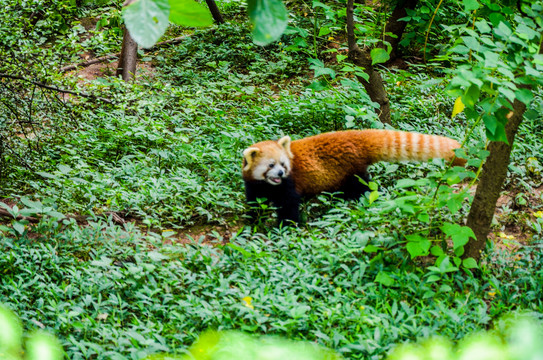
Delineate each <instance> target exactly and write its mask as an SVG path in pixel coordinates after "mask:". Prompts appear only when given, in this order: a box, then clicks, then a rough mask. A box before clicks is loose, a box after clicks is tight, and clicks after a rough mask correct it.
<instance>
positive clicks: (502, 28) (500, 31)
mask: <svg viewBox="0 0 543 360" xmlns="http://www.w3.org/2000/svg"><path fill="white" fill-rule="evenodd" d="M494 34H496V35H498V36H499V37H501V38H502V39H504V40H507V39H509V37H510V36H511V34H513V31H512V30H511V28H509V26H507V25H506V24H505V23H504V22H503V21H500V23H499V24H498V27H497V28H496V29H494Z"/></svg>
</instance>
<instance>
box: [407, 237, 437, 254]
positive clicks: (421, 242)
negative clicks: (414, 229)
mask: <svg viewBox="0 0 543 360" xmlns="http://www.w3.org/2000/svg"><path fill="white" fill-rule="evenodd" d="M406 238H407V240H408V242H407V245H406V246H405V247H406V249H407V251H408V252H409V255H411V259H413V258H415V257H417V256H423V255H428V252H429V250H430V246H431V245H432V243H431V242H430V240H428V239H426V238H423V237H421V236H420V235H417V234H413V235H407V236H406Z"/></svg>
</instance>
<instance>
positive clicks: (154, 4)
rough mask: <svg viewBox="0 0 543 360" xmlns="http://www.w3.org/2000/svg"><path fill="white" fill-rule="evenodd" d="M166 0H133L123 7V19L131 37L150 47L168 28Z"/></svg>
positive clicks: (143, 45) (141, 44) (168, 10)
mask: <svg viewBox="0 0 543 360" xmlns="http://www.w3.org/2000/svg"><path fill="white" fill-rule="evenodd" d="M169 14H170V4H169V2H168V0H135V1H134V2H133V3H131V4H130V5H128V6H127V7H125V8H124V9H123V19H124V22H125V24H126V28H127V29H128V31H129V32H130V36H132V39H134V41H135V42H136V43H137V44H138V45H139V46H141V47H144V48H150V47H151V46H153V45H154V44H155V43H156V42H157V41H158V39H160V37H161V36H162V35H163V34H164V32H165V31H166V29H167V28H168V23H169V21H168V17H169Z"/></svg>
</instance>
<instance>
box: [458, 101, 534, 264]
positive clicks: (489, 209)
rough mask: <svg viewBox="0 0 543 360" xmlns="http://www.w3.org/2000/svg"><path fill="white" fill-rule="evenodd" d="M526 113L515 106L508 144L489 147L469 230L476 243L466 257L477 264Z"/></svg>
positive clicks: (522, 106)
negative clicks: (514, 143)
mask: <svg viewBox="0 0 543 360" xmlns="http://www.w3.org/2000/svg"><path fill="white" fill-rule="evenodd" d="M525 111H526V105H525V104H524V103H522V102H520V101H518V100H515V101H514V102H513V111H512V112H510V113H509V120H508V121H507V124H506V126H505V133H506V135H507V141H508V142H509V144H506V143H504V142H497V141H493V142H491V143H490V145H489V146H488V150H489V151H490V155H489V156H488V158H487V159H486V162H485V164H484V165H483V169H482V171H481V177H480V179H479V185H477V190H476V192H475V197H474V198H473V202H472V204H471V209H470V212H469V214H468V220H467V224H466V225H467V226H469V227H470V228H471V230H473V233H474V234H475V236H476V240H472V241H470V242H468V243H467V244H466V246H465V253H464V257H465V258H467V257H472V258H474V259H475V260H479V259H480V258H481V252H482V251H483V250H484V248H485V245H486V238H487V236H488V233H489V232H490V225H491V224H492V218H493V216H494V212H495V211H496V202H497V201H498V197H499V196H500V191H501V189H502V186H503V182H504V181H505V177H506V176H507V167H508V165H509V158H510V157H511V149H512V148H513V142H514V141H515V136H516V134H517V132H518V129H519V126H520V123H521V122H522V118H523V116H524V112H525Z"/></svg>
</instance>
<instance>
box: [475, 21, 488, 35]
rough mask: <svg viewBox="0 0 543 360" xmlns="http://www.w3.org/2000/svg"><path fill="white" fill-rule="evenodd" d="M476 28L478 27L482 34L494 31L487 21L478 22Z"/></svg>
mask: <svg viewBox="0 0 543 360" xmlns="http://www.w3.org/2000/svg"><path fill="white" fill-rule="evenodd" d="M475 26H476V27H477V30H479V32H480V33H483V34H485V33H489V32H490V31H492V28H491V27H490V26H488V22H487V21H486V20H478V21H476V22H475Z"/></svg>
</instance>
